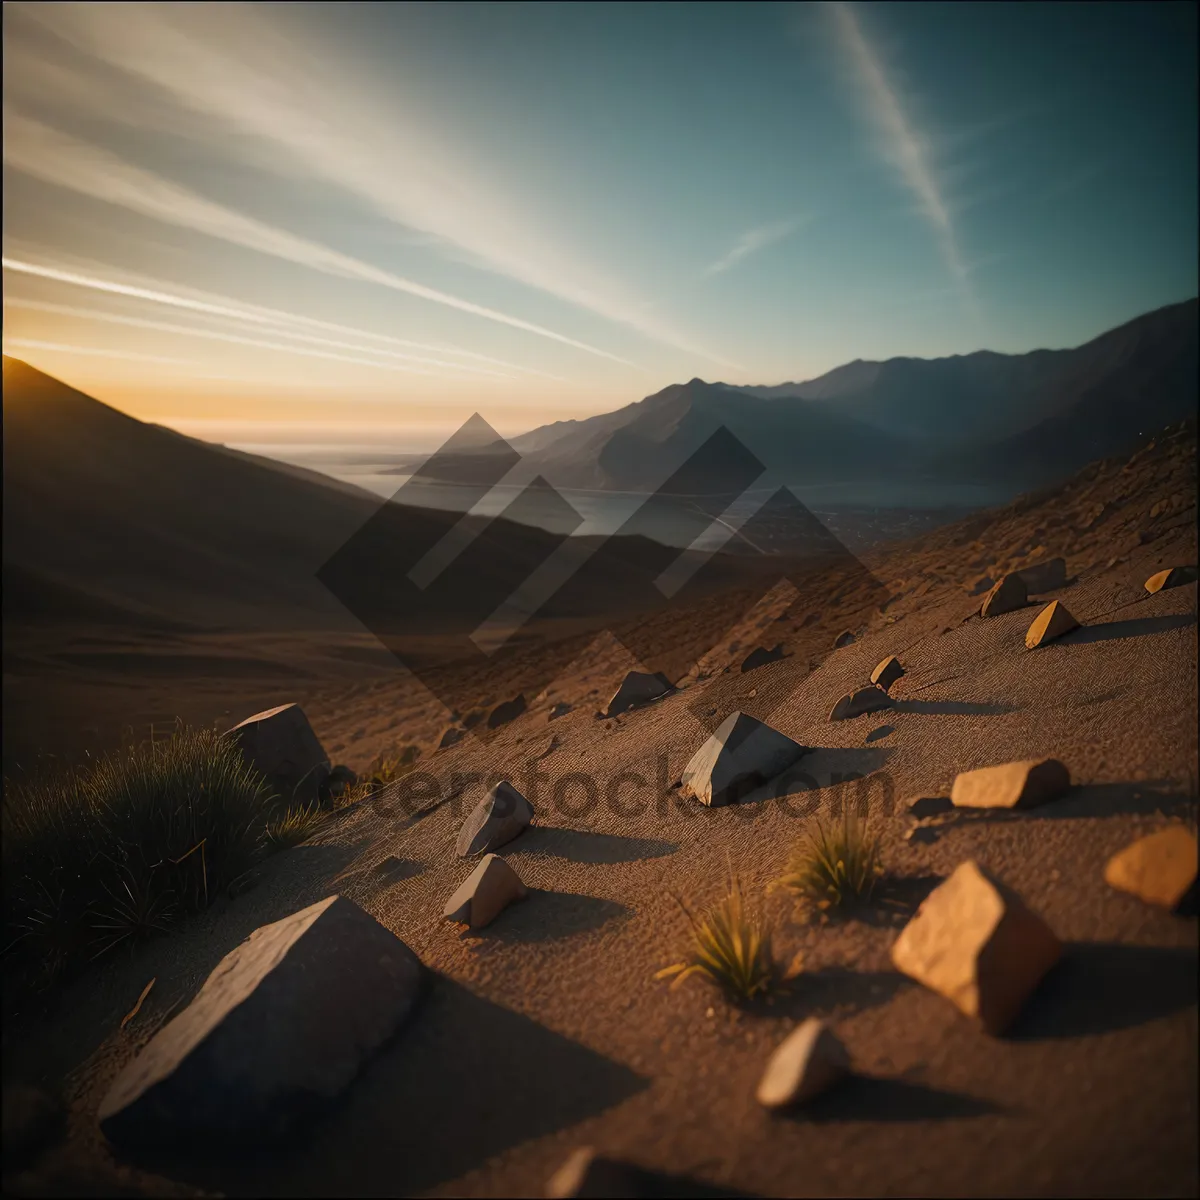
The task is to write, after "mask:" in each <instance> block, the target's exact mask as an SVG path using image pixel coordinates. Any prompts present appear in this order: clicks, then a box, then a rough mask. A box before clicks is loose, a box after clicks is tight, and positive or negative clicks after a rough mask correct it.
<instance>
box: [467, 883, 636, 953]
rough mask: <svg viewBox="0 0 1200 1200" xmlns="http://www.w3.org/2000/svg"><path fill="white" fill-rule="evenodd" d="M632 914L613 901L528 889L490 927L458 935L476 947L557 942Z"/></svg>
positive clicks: (623, 906) (596, 897) (570, 893)
mask: <svg viewBox="0 0 1200 1200" xmlns="http://www.w3.org/2000/svg"><path fill="white" fill-rule="evenodd" d="M632 915H633V910H632V909H630V908H627V907H626V906H625V905H624V904H618V903H617V901H615V900H604V899H602V898H601V897H599V896H584V895H580V894H579V893H577V892H552V891H543V890H542V889H541V888H530V889H529V895H528V896H527V897H526V898H525V899H524V900H522V901H520V902H519V903H517V904H512V905H510V906H509V907H508V908H506V909H505V910H504V912H503V913H501V915H500V916H499V917H497V918H496V920H495V921H494V922H493V923H492V924H491V925H488V926H487V927H486V928H484V929H480V930H477V931H471V932H464V933H463V935H462V936H463V938H464V939H467V940H470V941H472V942H475V943H476V944H483V943H486V942H550V941H560V940H561V939H563V938H569V937H574V936H575V935H576V934H580V933H590V932H591V931H592V930H593V929H599V928H601V927H602V926H604V925H607V924H608V923H609V922H610V921H625V920H628V919H629V917H631V916H632Z"/></svg>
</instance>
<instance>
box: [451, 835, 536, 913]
mask: <svg viewBox="0 0 1200 1200" xmlns="http://www.w3.org/2000/svg"><path fill="white" fill-rule="evenodd" d="M528 894H529V893H528V891H527V890H526V888H525V885H524V884H523V883H522V882H521V877H520V876H519V875H518V874H517V873H516V871H514V870H513V869H512V867H510V866H509V865H508V863H506V862H505V861H504V859H502V858H501V857H500V856H499V855H496V854H489V855H487V856H486V857H485V858H484V860H483V861H482V862H481V863H480V864H479V866H477V867H476V868H475V870H474V871H472V872H471V874H470V875H469V876H467V879H466V881H465V882H464V883H463V885H462V887H460V888H459V889H458V891H457V892H455V893H454V895H453V896H451V897H450V899H449V900H448V901H447V902H446V909H445V917H446V920H448V921H457V922H458V923H459V924H460V925H467V926H469V927H470V928H471V929H482V928H483V927H484V926H485V925H490V924H491V923H492V922H493V921H494V920H495V919H496V918H497V917H498V916H499V915H500V913H501V912H503V911H504V909H506V908H507V907H508V906H509V905H510V904H511V903H512V902H513V901H514V900H524V899H525V897H526V896H527V895H528Z"/></svg>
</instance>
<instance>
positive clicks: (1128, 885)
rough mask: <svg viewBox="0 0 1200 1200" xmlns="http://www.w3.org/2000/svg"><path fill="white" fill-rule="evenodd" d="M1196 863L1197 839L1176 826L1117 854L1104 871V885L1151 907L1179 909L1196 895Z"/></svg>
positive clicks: (1154, 834) (1153, 834) (1135, 843)
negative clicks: (1127, 893)
mask: <svg viewBox="0 0 1200 1200" xmlns="http://www.w3.org/2000/svg"><path fill="white" fill-rule="evenodd" d="M1196 863H1197V846H1196V835H1195V834H1194V833H1192V832H1190V831H1189V830H1187V829H1185V828H1184V827H1183V826H1182V825H1173V826H1171V828H1170V829H1163V830H1161V831H1160V832H1158V833H1152V834H1150V835H1149V837H1144V838H1139V839H1138V840H1137V841H1136V842H1134V843H1133V844H1132V845H1130V846H1126V847H1125V849H1124V850H1122V851H1121V852H1120V853H1119V854H1114V855H1113V857H1112V858H1110V859H1109V860H1108V865H1107V866H1106V867H1105V868H1104V881H1105V883H1107V884H1108V885H1109V886H1110V887H1115V888H1117V889H1118V890H1120V891H1122V892H1129V893H1131V894H1132V895H1134V896H1137V897H1138V898H1139V899H1141V900H1145V901H1146V903H1147V904H1158V905H1161V906H1162V907H1163V908H1170V909H1176V908H1179V907H1181V906H1182V905H1183V903H1184V901H1185V900H1186V899H1188V897H1189V894H1191V893H1193V892H1194V889H1195V887H1196V869H1197V868H1196Z"/></svg>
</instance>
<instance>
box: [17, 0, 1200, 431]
mask: <svg viewBox="0 0 1200 1200" xmlns="http://www.w3.org/2000/svg"><path fill="white" fill-rule="evenodd" d="M3 14H4V15H3V20H4V80H3V93H4V192H5V197H4V198H5V204H4V227H3V253H4V330H3V340H4V351H5V353H7V354H12V355H15V356H16V357H19V358H22V359H24V360H25V361H27V362H30V363H32V364H33V365H35V366H37V367H39V368H41V369H42V370H45V371H48V372H49V373H51V374H53V375H55V376H57V377H58V378H60V379H63V380H65V381H67V382H69V383H71V384H73V385H74V386H76V387H80V388H82V389H83V390H85V391H87V392H89V393H90V394H91V395H94V396H96V397H98V398H99V399H102V400H104V401H106V402H108V403H110V404H114V405H116V406H117V407H119V408H121V409H123V410H124V411H127V412H130V413H132V414H133V415H135V416H138V417H140V418H142V419H147V420H154V421H159V422H162V423H164V424H169V425H172V426H174V427H175V428H178V429H181V430H183V431H184V432H189V433H195V434H198V435H199V436H207V437H211V438H212V439H213V440H220V441H230V442H234V443H237V442H241V443H255V444H258V443H271V442H280V441H283V442H288V441H293V442H297V443H300V442H312V443H316V444H325V443H331V442H339V441H344V442H347V443H350V442H356V443H357V442H362V441H363V440H364V439H365V440H367V441H370V440H371V439H374V438H392V439H393V440H394V439H396V438H400V439H403V438H408V439H410V441H411V442H412V444H413V445H421V444H428V445H430V446H432V444H436V442H437V441H440V439H441V437H442V436H444V434H445V433H448V432H449V431H450V430H452V429H453V428H455V427H457V425H459V424H460V423H461V422H462V421H463V420H465V419H466V418H467V417H468V416H470V414H471V413H473V412H479V413H481V414H482V415H483V416H484V417H485V418H486V419H487V420H488V421H490V422H491V423H492V424H493V426H495V427H496V428H497V429H499V430H500V431H501V432H503V433H506V434H512V433H517V432H520V431H523V430H525V429H529V428H532V427H534V426H537V425H540V424H543V423H545V422H548V421H552V420H558V419H563V418H568V417H580V416H586V415H590V414H591V413H596V412H602V411H608V410H611V409H614V408H617V407H619V406H621V405H624V404H627V403H629V402H631V401H634V400H638V399H641V398H642V397H643V396H646V395H649V394H651V393H653V392H656V391H658V390H660V389H661V388H663V387H666V386H667V385H669V384H671V383H678V382H686V381H687V380H689V379H691V378H693V377H696V376H699V377H701V378H704V379H708V380H723V381H725V382H728V383H732V384H739V383H740V384H775V383H780V382H784V381H788V380H804V379H811V378H815V377H816V376H818V375H821V374H822V373H824V372H825V371H828V370H830V369H832V368H833V367H836V366H838V365H840V364H842V363H845V362H849V361H852V360H854V359H857V358H865V359H884V358H889V357H893V356H897V355H908V356H919V357H939V356H944V355H951V354H965V353H970V352H972V351H974V350H979V349H984V348H986V349H991V350H998V351H1002V352H1009V353H1021V352H1024V351H1028V350H1031V349H1035V348H1038V347H1050V348H1057V347H1066V346H1073V345H1078V344H1080V343H1082V342H1084V341H1087V340H1089V339H1090V338H1092V337H1095V336H1097V335H1098V334H1100V333H1102V332H1104V331H1105V330H1106V329H1108V328H1111V327H1113V326H1115V325H1118V324H1121V323H1122V322H1124V321H1126V320H1129V319H1131V318H1133V317H1135V316H1137V315H1140V314H1141V313H1143V312H1146V311H1149V310H1151V309H1154V308H1157V307H1160V306H1162V305H1165V304H1170V303H1174V302H1177V301H1180V300H1184V299H1187V298H1189V297H1191V296H1193V295H1195V294H1196V292H1197V155H1196V142H1197V128H1196V127H1197V61H1196V58H1197V51H1196V45H1197V39H1196V32H1197V31H1196V6H1195V5H1194V4H1186V3H1168V4H1138V3H1135V4H1128V5H1126V4H1112V5H1108V4H1087V5H1081V4H1046V5H1042V4H1032V3H1030V4H1017V5H1007V4H971V3H956V4H903V3H888V4H850V3H818V4H811V5H792V4H786V3H784V4H765V5H756V4H749V3H739V4H735V5H724V4H648V3H647V4H630V5H625V4H574V3H573V4H563V5H559V4H552V3H539V4H529V5H524V4H497V3H488V4H481V5H475V4H432V5H425V4H397V5H391V4H362V5H360V4H351V3H338V4H336V5H323V4H302V5H292V4H270V5H253V4H251V5H243V4H236V3H235V4H164V5H159V4H153V3H138V4H128V5H127V4H107V3H95V4H71V3H65V4H40V3H33V4H25V3H11V2H10V3H5V5H4V8H3ZM431 439H432V441H431Z"/></svg>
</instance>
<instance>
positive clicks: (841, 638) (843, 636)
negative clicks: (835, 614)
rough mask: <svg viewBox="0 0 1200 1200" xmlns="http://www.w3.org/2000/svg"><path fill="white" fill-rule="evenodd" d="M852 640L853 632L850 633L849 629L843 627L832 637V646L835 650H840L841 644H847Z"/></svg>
mask: <svg viewBox="0 0 1200 1200" xmlns="http://www.w3.org/2000/svg"><path fill="white" fill-rule="evenodd" d="M853 641H854V634H852V633H851V632H850V630H848V629H844V630H842V632H841V633H839V634H838V635H837V637H836V638H835V639H834V642H833V648H834V649H835V650H840V649H841V648H842V647H843V646H849V645H850V644H851V643H853Z"/></svg>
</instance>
